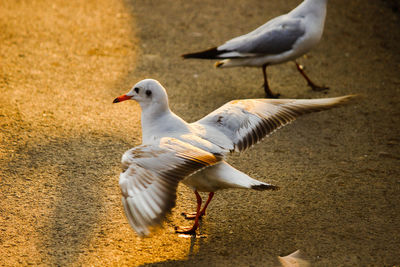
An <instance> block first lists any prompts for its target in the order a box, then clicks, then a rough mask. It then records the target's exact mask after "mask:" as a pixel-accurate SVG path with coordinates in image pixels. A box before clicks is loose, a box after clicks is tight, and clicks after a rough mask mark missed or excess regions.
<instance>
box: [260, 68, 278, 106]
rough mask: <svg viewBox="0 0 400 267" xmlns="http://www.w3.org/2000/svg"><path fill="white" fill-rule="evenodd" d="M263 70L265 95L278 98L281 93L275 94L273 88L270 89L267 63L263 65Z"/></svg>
mask: <svg viewBox="0 0 400 267" xmlns="http://www.w3.org/2000/svg"><path fill="white" fill-rule="evenodd" d="M262 71H263V76H264V91H265V97H267V98H268V97H270V98H278V97H279V94H274V93H272V91H271V89H269V85H268V78H267V64H264V65H263V66H262Z"/></svg>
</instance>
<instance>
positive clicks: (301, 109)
mask: <svg viewBox="0 0 400 267" xmlns="http://www.w3.org/2000/svg"><path fill="white" fill-rule="evenodd" d="M354 97H355V96H354V95H348V96H342V97H333V98H320V99H247V100H234V101H231V102H229V103H227V104H225V105H223V106H222V107H220V108H219V109H217V110H215V111H213V112H212V113H210V114H209V115H207V116H205V117H204V118H202V119H200V120H198V121H197V122H195V123H193V124H194V125H196V124H197V126H196V127H202V128H204V129H205V130H206V132H207V131H209V132H215V131H216V130H217V132H219V133H221V134H224V135H225V136H226V137H227V138H228V139H230V140H232V143H231V144H230V145H231V147H227V145H226V144H225V143H224V144H222V143H221V144H218V140H219V139H218V138H213V137H210V136H207V135H204V136H202V137H203V138H205V139H209V141H211V142H214V143H216V144H218V145H220V146H221V147H223V148H225V149H228V150H230V151H233V150H235V151H243V150H245V149H247V148H249V147H251V146H252V145H254V144H256V143H258V142H259V141H261V140H262V139H263V138H264V137H265V136H267V135H269V134H271V133H272V132H274V131H275V130H277V129H279V128H281V127H282V126H284V125H286V124H288V123H290V122H292V121H294V120H295V119H296V118H297V117H299V116H301V115H303V114H307V113H311V112H317V111H322V110H327V109H330V108H333V107H336V106H340V105H342V104H344V103H346V102H347V101H348V100H350V99H352V98H354Z"/></svg>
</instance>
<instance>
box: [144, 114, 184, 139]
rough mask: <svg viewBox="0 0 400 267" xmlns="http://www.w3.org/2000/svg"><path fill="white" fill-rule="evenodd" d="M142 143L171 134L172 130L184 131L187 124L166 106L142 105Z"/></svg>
mask: <svg viewBox="0 0 400 267" xmlns="http://www.w3.org/2000/svg"><path fill="white" fill-rule="evenodd" d="M141 124H142V143H143V144H149V143H153V142H154V141H155V140H157V139H159V138H161V137H164V136H171V135H172V134H173V133H174V132H185V131H187V129H188V124H187V123H186V122H185V121H184V120H182V119H181V118H180V117H178V116H177V115H175V114H174V113H173V112H172V111H171V110H170V109H169V107H168V106H167V107H166V108H165V107H163V108H161V107H154V106H151V107H150V106H148V107H143V106H142V117H141Z"/></svg>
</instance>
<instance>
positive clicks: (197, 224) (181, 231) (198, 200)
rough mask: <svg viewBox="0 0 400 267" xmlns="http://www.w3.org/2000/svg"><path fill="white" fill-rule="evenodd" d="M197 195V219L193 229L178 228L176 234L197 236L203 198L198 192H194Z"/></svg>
mask: <svg viewBox="0 0 400 267" xmlns="http://www.w3.org/2000/svg"><path fill="white" fill-rule="evenodd" d="M194 193H195V194H196V199H197V209H196V218H195V220H194V224H193V226H192V227H191V228H189V227H182V228H180V227H176V228H175V232H177V233H181V234H192V235H193V234H196V230H197V227H199V218H200V208H201V202H202V200H201V196H200V195H199V193H198V192H197V190H195V191H194Z"/></svg>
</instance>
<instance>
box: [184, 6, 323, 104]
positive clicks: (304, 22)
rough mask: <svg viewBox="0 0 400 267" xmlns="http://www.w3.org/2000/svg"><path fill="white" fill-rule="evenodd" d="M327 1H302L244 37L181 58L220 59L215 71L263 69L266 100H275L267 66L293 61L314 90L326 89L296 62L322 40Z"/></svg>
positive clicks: (275, 96)
mask: <svg viewBox="0 0 400 267" xmlns="http://www.w3.org/2000/svg"><path fill="white" fill-rule="evenodd" d="M327 2H328V0H304V1H303V2H302V3H301V4H300V5H299V6H297V7H296V8H295V9H293V10H292V11H290V12H289V13H287V14H284V15H281V16H279V17H276V18H274V19H271V20H270V21H268V22H267V23H265V24H264V25H262V26H260V27H258V28H257V29H255V30H254V31H252V32H250V33H247V34H245V35H241V36H238V37H236V38H233V39H231V40H229V41H227V42H225V43H224V44H222V45H220V46H218V47H213V48H211V49H207V50H205V51H201V52H196V53H190V54H184V55H182V57H183V58H198V59H222V60H221V61H218V62H216V64H215V66H216V67H217V68H225V67H238V66H248V67H262V71H263V75H264V90H265V94H266V97H272V98H277V97H279V94H274V93H272V91H271V90H270V88H269V85H268V79H267V66H269V65H274V64H280V63H284V62H287V61H290V60H293V61H294V63H295V64H296V67H297V70H298V71H299V72H300V74H301V75H302V76H303V77H304V78H305V79H306V81H307V83H308V85H309V86H310V87H311V88H312V89H313V90H315V91H321V90H326V89H329V88H328V87H325V86H318V85H316V84H314V83H313V82H312V81H311V79H310V78H308V76H307V75H306V74H305V72H304V67H303V66H302V65H300V64H298V63H297V62H296V61H295V59H296V58H298V57H300V56H302V55H304V54H305V53H307V52H309V51H310V50H311V49H312V48H313V47H314V46H316V45H317V44H318V42H319V40H320V39H321V36H322V32H323V30H324V23H325V15H326V5H327Z"/></svg>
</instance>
